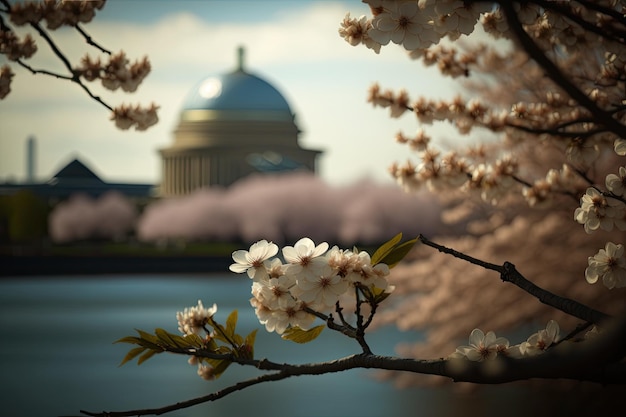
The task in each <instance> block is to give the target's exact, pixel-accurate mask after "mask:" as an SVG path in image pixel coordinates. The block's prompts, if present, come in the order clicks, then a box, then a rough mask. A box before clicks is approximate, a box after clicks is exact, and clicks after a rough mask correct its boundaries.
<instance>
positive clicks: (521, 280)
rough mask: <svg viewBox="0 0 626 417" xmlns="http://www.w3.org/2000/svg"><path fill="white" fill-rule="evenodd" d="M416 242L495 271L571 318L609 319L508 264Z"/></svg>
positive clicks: (441, 246)
mask: <svg viewBox="0 0 626 417" xmlns="http://www.w3.org/2000/svg"><path fill="white" fill-rule="evenodd" d="M418 240H419V241H420V242H422V243H423V244H425V245H427V246H430V247H432V248H435V249H437V250H438V251H439V252H442V253H446V254H448V255H452V256H454V257H455V258H458V259H462V260H464V261H466V262H469V263H471V264H474V265H478V266H481V267H483V268H485V269H488V270H491V271H496V272H498V273H499V274H500V278H501V279H502V281H505V282H510V283H511V284H514V285H516V286H518V287H519V288H521V289H522V290H524V291H526V292H527V293H528V294H530V295H532V296H533V297H535V298H537V299H538V300H539V301H541V302H542V303H544V304H546V305H549V306H550V307H554V308H556V309H557V310H561V311H563V312H564V313H567V314H569V315H571V316H574V317H576V318H579V319H581V320H584V321H590V322H592V323H594V324H601V323H603V322H605V321H606V320H607V319H608V318H610V316H609V315H607V314H605V313H602V312H600V311H597V310H594V309H592V308H590V307H588V306H586V305H584V304H581V303H579V302H578V301H574V300H571V299H569V298H565V297H560V296H558V295H556V294H553V293H551V292H550V291H547V290H544V289H543V288H540V287H538V286H537V285H535V284H533V283H532V282H530V281H529V280H528V279H526V278H525V277H524V276H523V275H522V274H521V273H519V271H518V270H517V269H516V268H515V265H513V264H512V263H510V262H505V263H504V264H503V265H502V266H500V265H496V264H492V263H489V262H485V261H481V260H480V259H476V258H473V257H471V256H469V255H466V254H464V253H461V252H458V251H455V250H454V249H450V248H448V247H445V246H443V245H439V244H437V243H435V242H432V241H431V240H429V239H428V238H426V237H425V236H423V235H419V236H418Z"/></svg>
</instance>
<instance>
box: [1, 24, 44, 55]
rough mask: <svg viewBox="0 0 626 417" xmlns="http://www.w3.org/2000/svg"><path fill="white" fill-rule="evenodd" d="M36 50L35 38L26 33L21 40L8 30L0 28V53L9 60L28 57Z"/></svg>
mask: <svg viewBox="0 0 626 417" xmlns="http://www.w3.org/2000/svg"><path fill="white" fill-rule="evenodd" d="M35 52H37V45H36V44H35V40H34V39H33V38H32V36H30V34H26V36H24V39H23V40H20V38H18V37H17V35H16V34H15V33H14V32H12V31H10V30H0V54H3V55H5V56H6V57H7V58H8V59H9V60H11V61H17V60H19V59H22V58H30V57H31V56H33V54H34V53H35Z"/></svg>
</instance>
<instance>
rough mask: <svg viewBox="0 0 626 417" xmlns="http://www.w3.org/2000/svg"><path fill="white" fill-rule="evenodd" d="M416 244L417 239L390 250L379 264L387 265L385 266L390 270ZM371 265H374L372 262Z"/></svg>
mask: <svg viewBox="0 0 626 417" xmlns="http://www.w3.org/2000/svg"><path fill="white" fill-rule="evenodd" d="M415 242H417V239H411V240H408V241H406V242H404V243H402V244H401V245H398V246H396V247H395V248H393V249H392V250H390V251H389V252H388V253H387V254H386V255H385V256H384V257H383V258H382V259H381V260H380V261H379V263H384V264H387V266H388V267H389V268H390V269H391V268H393V267H394V266H396V265H397V264H398V262H400V261H401V260H402V259H403V258H404V257H405V256H406V255H407V253H409V251H410V250H411V249H412V248H413V246H414V245H415ZM372 265H376V264H375V263H374V261H373V260H372Z"/></svg>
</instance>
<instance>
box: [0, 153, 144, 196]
mask: <svg viewBox="0 0 626 417" xmlns="http://www.w3.org/2000/svg"><path fill="white" fill-rule="evenodd" d="M153 188H154V186H153V185H152V184H122V183H108V182H105V181H103V180H102V179H100V177H98V176H97V175H96V174H95V173H94V172H93V171H92V170H91V169H89V168H87V166H86V165H85V164H83V163H82V162H81V161H79V160H78V159H74V160H72V161H71V162H70V163H69V164H67V165H65V166H64V167H63V168H61V169H60V170H59V172H57V173H56V174H54V175H53V176H52V177H51V178H50V179H49V180H48V181H47V182H43V183H26V184H19V183H18V184H13V183H8V184H6V183H5V184H2V183H0V195H11V194H14V193H15V192H17V191H19V190H30V191H31V192H33V193H35V194H36V195H39V196H41V197H44V198H51V197H54V198H67V197H69V196H70V195H72V194H77V193H81V194H87V195H90V196H92V197H99V196H100V195H102V194H104V193H106V192H109V191H117V192H120V193H122V194H124V195H126V196H128V197H149V196H150V195H151V194H152V189H153Z"/></svg>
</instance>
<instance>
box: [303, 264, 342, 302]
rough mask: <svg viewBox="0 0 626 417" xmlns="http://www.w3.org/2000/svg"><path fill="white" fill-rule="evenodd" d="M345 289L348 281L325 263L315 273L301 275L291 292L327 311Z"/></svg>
mask: <svg viewBox="0 0 626 417" xmlns="http://www.w3.org/2000/svg"><path fill="white" fill-rule="evenodd" d="M347 289H348V281H347V280H345V279H344V278H343V277H341V276H340V275H338V274H337V271H335V270H333V268H331V267H330V265H328V264H326V265H324V266H323V267H322V268H320V269H319V271H318V272H317V273H316V274H315V275H312V274H303V275H301V276H300V277H299V278H298V282H297V285H296V287H295V288H294V290H293V291H292V293H293V294H294V295H295V296H296V297H297V298H298V299H300V300H302V301H304V302H305V303H307V304H310V305H312V306H313V308H315V309H317V310H318V311H327V310H329V309H330V308H332V307H333V306H334V305H335V303H336V302H337V301H339V297H340V296H341V295H342V294H344V293H345V292H346V290H347Z"/></svg>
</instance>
